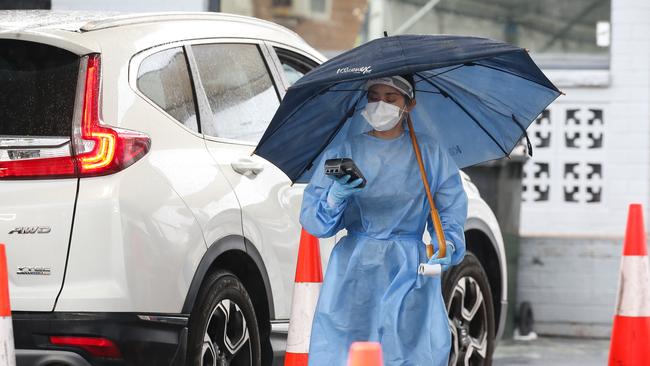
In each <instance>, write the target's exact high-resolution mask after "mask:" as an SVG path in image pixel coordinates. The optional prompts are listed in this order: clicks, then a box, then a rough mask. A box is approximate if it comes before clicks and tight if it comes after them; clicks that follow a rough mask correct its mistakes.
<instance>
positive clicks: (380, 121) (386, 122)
mask: <svg viewBox="0 0 650 366" xmlns="http://www.w3.org/2000/svg"><path fill="white" fill-rule="evenodd" d="M361 115H362V116H363V118H365V119H366V121H368V123H370V125H371V126H372V128H374V129H375V130H377V131H388V130H390V129H391V128H393V127H395V126H396V125H397V124H398V123H399V121H400V120H401V119H402V109H401V108H400V107H398V106H395V105H392V104H389V103H386V102H383V101H379V102H372V103H368V105H366V108H365V109H364V110H363V111H362V112H361Z"/></svg>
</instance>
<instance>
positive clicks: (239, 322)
mask: <svg viewBox="0 0 650 366" xmlns="http://www.w3.org/2000/svg"><path fill="white" fill-rule="evenodd" d="M188 362H189V365H200V366H223V365H233V366H235V365H236V366H259V365H261V346H260V334H259V329H258V326H257V318H256V316H255V310H254V308H253V303H252V301H251V299H250V297H249V296H248V293H247V292H246V289H245V288H244V285H243V284H242V283H241V282H240V281H239V279H238V278H237V276H235V275H234V274H232V273H230V272H225V271H217V272H214V273H212V274H210V275H209V276H208V277H207V278H206V279H205V281H204V283H203V285H201V289H200V290H199V296H198V297H197V302H196V304H195V305H194V309H193V311H192V314H191V315H190V321H189V339H188Z"/></svg>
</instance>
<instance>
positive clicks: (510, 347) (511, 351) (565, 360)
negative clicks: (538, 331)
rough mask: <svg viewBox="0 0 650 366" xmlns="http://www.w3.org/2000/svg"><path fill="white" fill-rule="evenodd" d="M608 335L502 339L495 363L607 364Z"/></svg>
mask: <svg viewBox="0 0 650 366" xmlns="http://www.w3.org/2000/svg"><path fill="white" fill-rule="evenodd" d="M608 355H609V340H608V339H584V338H562V337H540V338H538V339H536V340H532V341H513V340H510V339H507V340H502V341H501V342H499V345H498V346H497V349H496V351H495V353H494V357H493V365H494V366H515V365H534V366H547V365H554V366H592V365H606V364H607V359H608Z"/></svg>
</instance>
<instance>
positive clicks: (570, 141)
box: [517, 0, 650, 336]
mask: <svg viewBox="0 0 650 366" xmlns="http://www.w3.org/2000/svg"><path fill="white" fill-rule="evenodd" d="M649 15H650V3H648V2H644V1H634V2H631V1H625V0H612V14H611V23H612V45H611V62H610V69H609V70H593V71H589V70H582V71H579V72H576V71H569V70H566V71H561V70H560V71H555V70H554V71H549V72H548V73H547V74H548V75H549V77H550V78H551V79H552V80H553V81H555V82H557V83H558V84H559V86H560V89H562V90H564V91H565V92H566V94H567V95H566V96H563V97H560V98H559V99H558V101H557V102H556V103H554V104H553V105H552V106H551V107H550V108H549V110H548V111H547V114H545V115H543V116H542V118H540V119H539V120H538V121H537V123H535V125H534V126H533V127H531V129H530V131H529V136H531V139H532V140H533V143H534V144H535V145H537V147H538V148H537V149H535V156H534V158H532V159H531V160H530V161H529V162H528V163H527V164H526V166H525V167H524V171H525V173H526V177H525V179H524V188H525V190H524V196H523V198H524V200H525V202H523V203H522V209H521V235H522V236H523V238H522V241H521V248H520V258H519V275H518V282H519V286H518V291H517V299H518V301H519V302H521V301H529V302H531V303H532V305H533V311H534V312H535V318H536V321H537V329H538V331H539V332H540V333H542V334H559V335H576V336H579V335H587V336H608V334H609V331H610V327H611V321H612V318H613V315H614V304H615V301H616V298H615V297H616V295H615V294H616V286H617V280H618V270H619V262H620V255H621V253H622V237H623V234H624V232H625V221H626V215H627V206H628V204H629V203H632V202H639V203H643V204H644V205H645V208H646V222H647V218H648V217H649V216H650V215H648V207H649V206H650V205H649V202H648V199H649V196H648V187H649V184H650V179H649V178H650V176H649V175H650V174H649V173H650V171H649V168H650V109H649V107H648V105H649V102H650V17H648V16H649ZM547 140H550V141H547Z"/></svg>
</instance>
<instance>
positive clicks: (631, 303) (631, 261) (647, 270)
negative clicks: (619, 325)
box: [616, 256, 650, 317]
mask: <svg viewBox="0 0 650 366" xmlns="http://www.w3.org/2000/svg"><path fill="white" fill-rule="evenodd" d="M619 283H620V288H619V289H618V304H617V306H616V314H618V315H621V316H630V317H640V316H643V317H650V290H648V289H650V265H649V263H648V257H647V256H623V258H622V263H621V278H620V281H619Z"/></svg>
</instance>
